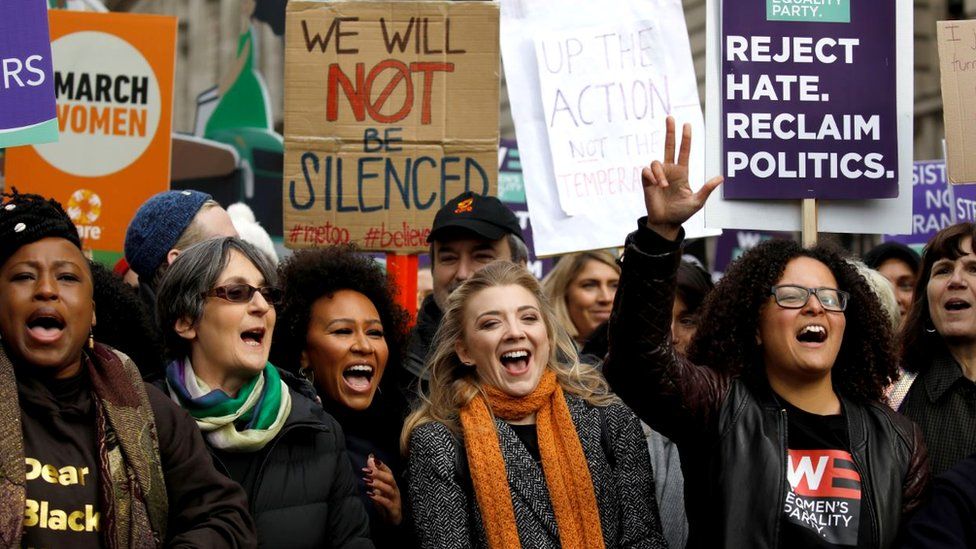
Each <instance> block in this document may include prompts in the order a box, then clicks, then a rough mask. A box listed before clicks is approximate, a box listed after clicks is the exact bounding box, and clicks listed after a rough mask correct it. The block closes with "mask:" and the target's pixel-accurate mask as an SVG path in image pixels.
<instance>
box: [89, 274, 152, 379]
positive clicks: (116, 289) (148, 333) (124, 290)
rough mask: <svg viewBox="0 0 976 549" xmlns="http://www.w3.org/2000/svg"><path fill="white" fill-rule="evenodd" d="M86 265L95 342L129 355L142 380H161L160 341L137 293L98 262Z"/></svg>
mask: <svg viewBox="0 0 976 549" xmlns="http://www.w3.org/2000/svg"><path fill="white" fill-rule="evenodd" d="M89 265H90V266H91V273H92V285H93V286H94V289H95V291H94V296H93V299H94V300H95V318H96V320H97V322H96V323H95V326H94V327H93V328H92V333H93V335H94V336H95V340H96V341H98V342H99V343H105V344H107V345H111V346H112V347H115V348H116V349H118V350H120V351H122V352H123V353H125V354H127V355H129V358H131V359H132V361H133V362H135V363H136V366H137V367H138V368H139V373H141V374H142V377H143V379H145V380H147V381H152V380H154V379H157V378H159V377H162V373H163V369H164V367H165V364H164V361H163V341H162V338H161V337H160V334H159V331H158V330H157V329H156V327H155V324H153V319H152V316H151V315H150V314H149V310H148V309H147V308H146V305H145V303H143V301H142V299H140V298H139V293H138V291H137V290H136V289H135V288H133V287H131V286H129V285H128V284H126V283H125V282H124V281H123V280H122V278H121V277H119V276H118V275H117V274H115V273H113V272H112V271H110V270H109V269H108V268H107V267H105V266H103V265H102V264H101V263H98V262H95V261H91V262H89Z"/></svg>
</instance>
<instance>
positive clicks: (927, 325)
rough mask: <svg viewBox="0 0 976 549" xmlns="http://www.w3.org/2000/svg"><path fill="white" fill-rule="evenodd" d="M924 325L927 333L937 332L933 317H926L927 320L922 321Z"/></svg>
mask: <svg viewBox="0 0 976 549" xmlns="http://www.w3.org/2000/svg"><path fill="white" fill-rule="evenodd" d="M922 326H923V328H924V329H925V333H928V334H934V333H935V332H936V330H935V325H934V324H932V319H931V318H928V319H926V320H925V321H924V322H923V323H922Z"/></svg>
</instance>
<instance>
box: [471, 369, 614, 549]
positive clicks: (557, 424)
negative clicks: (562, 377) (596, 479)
mask: <svg viewBox="0 0 976 549" xmlns="http://www.w3.org/2000/svg"><path fill="white" fill-rule="evenodd" d="M484 388H485V392H486V393H487V394H488V400H489V402H490V403H491V409H492V411H494V413H495V415H496V416H498V417H499V418H501V419H503V420H506V421H517V420H519V419H522V418H525V417H526V416H529V415H531V414H532V413H533V412H536V413H537V414H538V415H537V416H536V432H537V433H538V437H539V454H540V455H541V457H542V470H543V472H544V473H545V477H546V487H547V488H548V489H549V498H550V500H551V502H552V508H553V510H554V511H555V513H556V524H557V525H558V526H559V542H560V543H561V545H562V547H563V548H564V549H577V548H579V549H591V548H596V549H599V548H603V547H604V545H603V530H602V528H601V526H600V512H599V510H598V508H597V505H596V493H595V492H594V491H593V480H592V478H591V477H590V468H589V465H588V464H587V462H586V457H585V456H584V455H583V446H582V445H581V444H580V439H579V435H578V434H577V433H576V426H575V425H573V419H572V418H571V417H570V415H569V407H568V406H567V405H566V398H565V397H564V396H563V390H562V388H561V387H560V386H559V383H558V382H557V381H556V374H554V373H553V372H552V370H548V369H547V370H546V371H545V373H544V374H543V375H542V379H541V380H540V381H539V386H538V387H536V388H535V390H534V391H532V393H530V394H529V395H527V396H525V397H522V398H513V397H511V396H508V395H506V394H505V393H503V392H501V391H500V390H498V389H496V388H494V387H492V386H490V385H485V386H484ZM461 425H462V426H463V427H464V443H465V447H466V450H467V455H468V467H469V468H470V470H471V480H472V483H473V484H474V491H475V496H476V498H477V500H478V507H479V509H480V511H481V518H482V522H483V523H484V527H485V533H486V534H487V537H488V546H489V547H491V548H492V549H508V548H510V547H519V546H520V542H519V537H518V530H517V529H516V527H515V510H514V508H513V507H512V496H511V492H510V490H509V486H508V476H507V475H506V472H505V460H504V458H503V457H502V450H501V446H500V445H499V442H498V432H497V431H496V430H495V422H494V421H493V420H492V417H491V413H490V412H489V411H488V406H487V404H486V403H485V400H484V398H482V397H481V396H477V397H475V398H474V399H472V400H471V402H469V403H468V405H467V406H465V407H464V408H462V409H461Z"/></svg>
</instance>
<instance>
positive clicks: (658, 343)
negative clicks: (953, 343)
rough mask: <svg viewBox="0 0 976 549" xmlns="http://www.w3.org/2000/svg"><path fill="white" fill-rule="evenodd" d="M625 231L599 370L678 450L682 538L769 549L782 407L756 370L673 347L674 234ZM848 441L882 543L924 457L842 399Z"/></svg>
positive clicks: (924, 470) (782, 444)
mask: <svg viewBox="0 0 976 549" xmlns="http://www.w3.org/2000/svg"><path fill="white" fill-rule="evenodd" d="M639 223H640V227H639V229H638V231H637V232H635V233H632V234H631V235H630V236H629V237H628V239H627V250H626V252H625V255H624V258H623V260H622V269H623V271H622V273H621V277H620V286H619V288H618V289H617V295H616V301H615V303H614V311H613V314H612V316H611V318H610V352H609V355H608V357H607V361H606V363H605V364H604V370H603V371H604V375H605V376H606V378H607V380H608V381H609V382H610V385H611V386H612V387H613V389H614V391H615V392H616V393H617V394H618V395H619V396H620V397H621V398H622V399H623V400H624V402H626V403H627V404H628V405H629V406H631V407H632V408H633V409H634V411H635V412H637V415H638V416H640V418H641V419H642V420H644V422H646V423H647V424H649V425H650V426H651V427H653V428H654V429H655V430H656V431H659V432H660V433H661V434H663V435H664V436H666V437H668V438H670V439H671V440H673V441H674V442H675V443H676V444H677V445H678V449H679V452H680V454H681V465H682V469H683V470H684V475H685V494H686V504H687V511H688V523H689V532H690V537H689V545H688V546H689V547H708V548H715V547H733V548H740V547H750V548H763V547H778V546H779V529H780V524H781V522H782V520H783V517H784V513H783V508H784V502H785V496H786V486H787V481H786V454H787V446H786V440H787V438H786V435H787V433H786V425H787V418H786V411H785V410H784V409H783V407H782V406H781V405H780V404H779V403H778V402H777V400H776V397H775V395H774V394H773V392H772V390H771V389H770V388H769V385H768V383H767V382H766V381H765V380H764V379H763V380H750V381H746V380H745V379H744V378H738V377H736V378H730V377H729V376H726V375H723V374H722V373H720V372H718V371H716V370H713V369H711V368H707V367H702V366H697V365H694V364H692V363H690V362H688V361H687V360H685V359H683V358H681V357H679V356H677V355H676V354H675V353H674V350H673V349H672V347H671V338H670V333H671V306H672V302H673V299H674V290H675V272H676V270H677V266H678V262H679V260H680V250H679V246H680V242H681V239H680V238H679V240H678V242H670V241H668V240H666V239H664V238H662V237H660V236H658V235H657V234H656V233H654V232H653V231H651V230H649V229H647V228H646V227H645V226H644V220H643V219H642V220H641V221H640V222H639ZM841 404H842V406H843V411H844V416H845V417H846V418H847V422H848V435H849V437H850V444H851V447H850V451H851V455H852V457H853V459H854V462H855V465H856V466H857V469H858V473H859V474H860V476H861V489H862V500H861V503H862V509H861V520H868V521H870V524H871V528H870V529H869V530H865V531H869V532H870V539H868V540H860V545H861V546H867V547H890V546H892V545H893V544H894V543H895V538H896V537H897V535H898V531H899V525H900V524H901V522H902V519H903V517H904V516H905V515H906V514H908V513H910V512H911V511H913V510H914V509H915V508H916V507H917V506H918V505H919V504H920V503H921V500H922V497H923V496H924V492H925V491H926V488H927V485H928V457H927V454H926V451H925V447H924V444H923V442H922V437H921V433H920V431H919V430H918V428H917V427H916V426H915V425H914V424H913V423H912V422H911V421H909V420H907V419H905V418H904V417H902V416H899V415H898V414H896V413H894V412H892V411H891V410H890V409H888V407H887V406H884V405H882V404H880V403H869V404H863V403H857V402H853V401H850V400H848V399H845V398H843V397H841Z"/></svg>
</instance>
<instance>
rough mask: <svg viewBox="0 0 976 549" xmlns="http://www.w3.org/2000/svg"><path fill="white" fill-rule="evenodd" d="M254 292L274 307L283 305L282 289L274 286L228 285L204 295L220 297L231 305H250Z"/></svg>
mask: <svg viewBox="0 0 976 549" xmlns="http://www.w3.org/2000/svg"><path fill="white" fill-rule="evenodd" d="M254 292H258V293H260V294H261V296H262V297H264V300H265V301H267V302H268V304H269V305H271V306H272V307H273V306H275V305H277V304H278V303H281V289H280V288H275V287H274V286H261V287H260V288H255V287H254V286H251V285H250V284H228V285H226V286H217V287H216V288H214V289H212V290H210V291H209V292H204V293H203V295H204V296H206V297H219V298H221V299H226V300H227V301H230V302H231V303H249V302H250V301H251V298H253V297H254Z"/></svg>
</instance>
